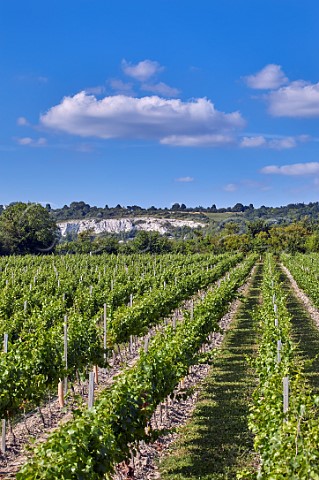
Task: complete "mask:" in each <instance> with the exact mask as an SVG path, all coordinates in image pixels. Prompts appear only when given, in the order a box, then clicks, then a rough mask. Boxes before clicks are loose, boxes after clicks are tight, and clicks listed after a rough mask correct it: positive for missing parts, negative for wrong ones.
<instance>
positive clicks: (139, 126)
mask: <svg viewBox="0 0 319 480" xmlns="http://www.w3.org/2000/svg"><path fill="white" fill-rule="evenodd" d="M40 122H41V124H42V126H45V127H47V128H50V129H55V130H60V131H63V132H67V133H70V134H73V135H79V136H82V137H90V136H92V137H98V138H103V139H111V138H126V139H133V138H134V139H147V140H158V141H160V142H161V143H163V144H169V145H186V146H197V145H213V146H214V145H219V144H224V143H229V142H230V141H231V135H230V133H231V132H233V131H234V130H237V129H239V128H241V127H243V126H244V124H245V122H244V120H243V118H242V116H241V115H240V113H239V112H232V113H224V112H220V111H218V110H216V109H215V107H214V104H213V103H212V102H211V101H210V100H208V99H207V98H198V99H195V100H192V101H188V102H183V101H182V100H180V99H164V98H160V97H158V96H146V97H142V98H135V97H128V96H125V95H115V96H109V97H105V98H103V99H100V100H98V99H97V98H96V97H95V96H94V95H87V94H86V93H85V92H80V93H78V94H77V95H74V96H73V97H65V98H64V99H63V100H62V102H61V103H60V104H59V105H56V106H54V107H52V108H51V109H50V110H49V111H48V112H47V113H45V114H44V115H42V116H41V117H40Z"/></svg>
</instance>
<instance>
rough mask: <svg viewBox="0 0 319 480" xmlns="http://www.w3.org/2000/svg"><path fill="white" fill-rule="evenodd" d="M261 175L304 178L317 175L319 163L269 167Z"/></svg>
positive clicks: (262, 170)
mask: <svg viewBox="0 0 319 480" xmlns="http://www.w3.org/2000/svg"><path fill="white" fill-rule="evenodd" d="M261 173H265V174H274V175H290V176H305V175H317V174H319V162H308V163H293V164H291V165H282V166H278V165H269V166H266V167H264V168H262V169H261Z"/></svg>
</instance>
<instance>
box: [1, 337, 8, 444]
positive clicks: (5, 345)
mask: <svg viewBox="0 0 319 480" xmlns="http://www.w3.org/2000/svg"><path fill="white" fill-rule="evenodd" d="M3 352H4V353H8V334H7V333H5V334H4V336H3ZM1 423H2V434H1V451H2V453H6V427H7V425H6V423H7V422H6V420H5V419H4V418H3V419H2V422H1Z"/></svg>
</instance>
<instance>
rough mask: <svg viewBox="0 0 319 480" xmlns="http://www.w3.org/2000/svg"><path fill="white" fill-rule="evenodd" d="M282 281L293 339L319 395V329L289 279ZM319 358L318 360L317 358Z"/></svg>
mask: <svg viewBox="0 0 319 480" xmlns="http://www.w3.org/2000/svg"><path fill="white" fill-rule="evenodd" d="M281 280H282V281H283V286H284V289H285V292H286V294H287V307H288V310H289V313H290V315H291V316H292V318H291V323H292V339H293V341H294V342H295V343H296V344H297V345H298V350H297V351H298V353H299V355H300V356H301V358H302V360H303V361H305V362H306V369H305V372H306V374H307V376H308V380H309V382H310V385H311V387H312V389H313V391H314V393H316V394H318V393H319V329H318V327H317V326H316V325H315V323H314V321H313V320H312V318H311V316H310V314H309V312H308V311H307V310H306V308H305V307H304V305H303V303H302V302H301V301H300V300H299V299H298V298H297V297H296V295H295V293H294V292H293V290H292V288H291V284H290V282H289V280H288V278H287V277H286V276H285V275H284V274H282V276H281ZM317 355H318V357H317V358H316V356H317Z"/></svg>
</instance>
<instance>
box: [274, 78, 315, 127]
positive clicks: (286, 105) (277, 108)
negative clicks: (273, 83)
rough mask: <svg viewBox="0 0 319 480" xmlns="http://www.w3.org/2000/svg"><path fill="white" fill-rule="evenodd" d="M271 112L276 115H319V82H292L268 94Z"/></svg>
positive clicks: (305, 116) (304, 116) (302, 116)
mask: <svg viewBox="0 0 319 480" xmlns="http://www.w3.org/2000/svg"><path fill="white" fill-rule="evenodd" d="M268 101H269V112H270V113H271V115H273V116H275V117H299V118H311V117H318V116H319V83H315V84H311V83H306V82H304V81H297V82H292V83H290V84H289V85H287V86H286V87H282V88H280V89H279V90H277V91H275V92H271V93H270V94H269V95H268Z"/></svg>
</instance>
